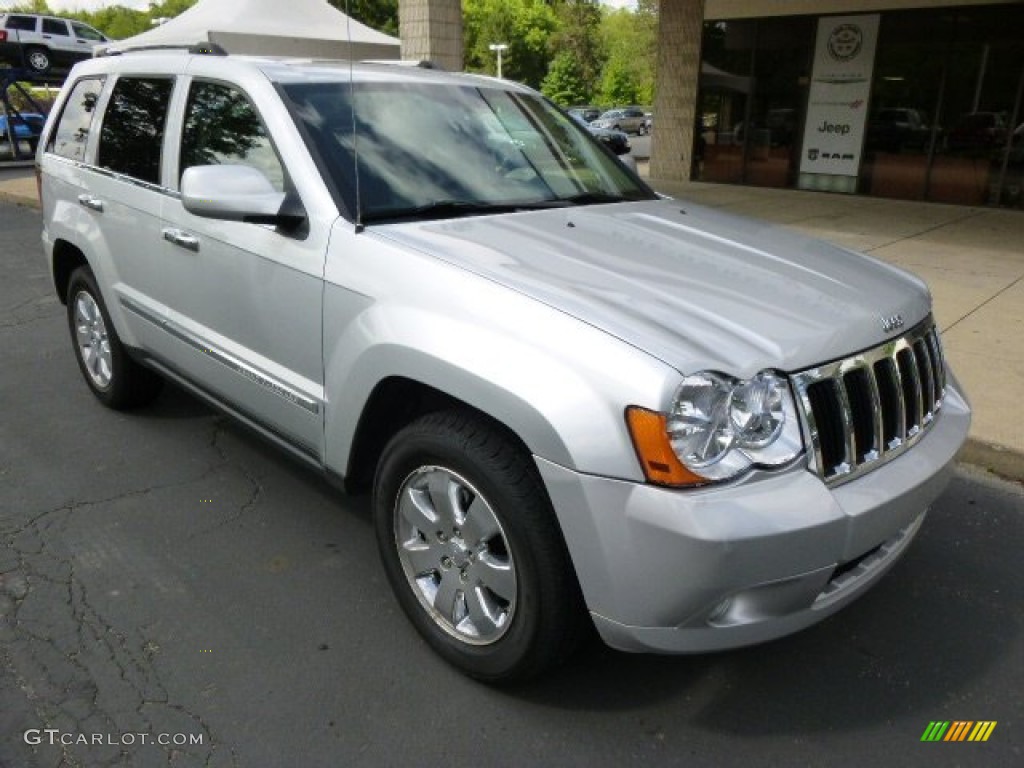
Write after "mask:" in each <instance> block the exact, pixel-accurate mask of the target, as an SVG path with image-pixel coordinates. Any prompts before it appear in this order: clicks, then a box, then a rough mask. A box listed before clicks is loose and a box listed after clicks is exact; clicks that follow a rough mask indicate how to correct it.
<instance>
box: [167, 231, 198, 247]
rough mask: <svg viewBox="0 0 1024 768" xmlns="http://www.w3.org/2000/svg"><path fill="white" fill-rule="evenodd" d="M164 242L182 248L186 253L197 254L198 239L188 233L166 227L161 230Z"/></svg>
mask: <svg viewBox="0 0 1024 768" xmlns="http://www.w3.org/2000/svg"><path fill="white" fill-rule="evenodd" d="M163 236H164V240H166V241H167V242H169V243H174V244H175V245H177V246H179V247H181V248H184V249H185V250H186V251H192V252H193V253H199V238H198V237H196V236H195V235H190V234H189V233H188V232H184V231H182V230H180V229H174V228H172V227H168V228H167V229H165V230H163Z"/></svg>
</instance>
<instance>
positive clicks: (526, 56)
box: [462, 0, 557, 88]
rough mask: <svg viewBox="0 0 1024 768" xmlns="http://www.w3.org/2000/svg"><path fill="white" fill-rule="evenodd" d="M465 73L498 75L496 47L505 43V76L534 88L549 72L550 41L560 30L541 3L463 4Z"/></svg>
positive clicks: (472, 0)
mask: <svg viewBox="0 0 1024 768" xmlns="http://www.w3.org/2000/svg"><path fill="white" fill-rule="evenodd" d="M462 16H463V22H462V29H463V45H464V49H465V59H466V70H467V71H469V72H483V73H486V74H492V75H493V74H495V73H496V66H497V57H496V55H495V53H494V51H492V50H491V49H490V46H491V44H493V43H504V44H505V45H507V46H508V50H506V51H504V52H503V54H502V75H503V76H504V77H507V78H508V79H510V80H518V81H519V82H521V83H525V84H527V85H529V86H531V87H533V88H537V87H539V86H540V83H541V80H542V79H543V78H544V75H545V74H546V73H547V71H548V41H549V39H550V37H551V34H552V33H553V32H554V31H555V29H556V26H557V19H556V17H555V13H554V11H552V9H551V7H550V6H549V5H548V4H547V3H545V2H542V0H463V3H462Z"/></svg>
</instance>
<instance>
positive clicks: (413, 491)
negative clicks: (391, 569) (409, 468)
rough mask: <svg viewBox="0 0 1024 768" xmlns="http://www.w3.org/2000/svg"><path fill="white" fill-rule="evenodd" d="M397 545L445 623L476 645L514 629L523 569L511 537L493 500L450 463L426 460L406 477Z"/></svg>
mask: <svg viewBox="0 0 1024 768" xmlns="http://www.w3.org/2000/svg"><path fill="white" fill-rule="evenodd" d="M394 515H395V517H394V532H395V546H396V547H397V549H398V558H399V561H400V562H401V564H402V570H403V572H404V573H405V578H406V580H407V581H408V583H409V586H410V587H411V588H412V590H413V592H414V594H415V595H416V597H417V598H418V599H419V602H420V605H421V606H422V607H423V608H424V610H426V612H427V613H428V614H429V615H430V617H431V618H432V619H433V620H434V623H435V624H437V626H439V627H440V628H441V629H443V630H444V631H445V632H447V633H448V634H449V635H451V636H452V637H454V638H456V639H457V640H461V641H463V642H465V643H469V644H471V645H489V644H491V643H494V642H496V641H497V640H499V639H501V637H502V636H504V634H505V633H506V632H507V631H508V628H509V626H510V625H511V623H512V618H513V616H514V615H515V610H516V593H517V583H516V568H515V561H514V560H513V556H512V551H511V549H510V548H509V542H508V537H507V536H506V535H505V531H504V530H503V529H502V527H501V523H500V522H499V520H498V518H497V516H496V515H495V513H494V510H493V509H492V508H491V505H490V504H489V503H488V502H487V500H486V499H485V498H484V497H483V496H481V495H480V493H479V492H478V491H477V490H476V488H474V487H473V486H472V485H470V484H469V482H467V481H466V480H465V479H463V478H462V477H460V476H459V475H457V474H455V473H454V472H452V471H451V470H448V469H444V468H443V467H436V466H427V467H420V468H419V469H417V470H416V471H415V472H413V473H412V474H410V475H409V476H408V477H407V478H406V479H405V481H404V482H403V483H402V487H401V489H400V490H399V492H398V495H397V501H396V504H395V511H394Z"/></svg>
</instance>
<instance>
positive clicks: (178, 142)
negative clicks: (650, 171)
mask: <svg viewBox="0 0 1024 768" xmlns="http://www.w3.org/2000/svg"><path fill="white" fill-rule="evenodd" d="M38 164H39V167H40V170H41V196H42V203H43V211H44V219H45V221H44V226H45V228H44V232H43V242H44V243H45V249H46V254H47V256H48V258H49V261H50V265H51V268H52V274H53V281H54V286H55V288H56V291H57V294H58V295H59V296H60V298H61V299H62V300H63V301H65V302H66V304H67V308H68V322H69V326H70V332H71V339H72V345H73V349H74V351H75V354H76V355H77V358H78V362H79V365H80V367H81V369H82V373H83V375H84V378H85V382H86V384H87V385H88V386H89V387H90V388H91V389H92V391H93V392H94V393H95V395H96V396H97V397H98V398H99V399H100V400H101V401H102V402H103V403H105V404H106V405H109V406H111V407H114V408H126V407H129V406H135V405H140V404H142V403H145V402H147V401H149V400H150V399H151V398H152V397H154V396H155V394H156V393H157V391H158V389H159V385H160V381H161V379H162V378H169V379H172V380H174V381H176V382H178V383H180V384H182V385H184V386H185V387H187V388H188V389H190V390H191V391H193V392H195V393H196V394H197V395H199V396H201V397H203V398H205V399H207V400H208V401H210V402H212V403H214V404H216V405H217V406H219V407H220V408H222V409H224V410H226V411H228V412H229V413H231V414H233V415H234V416H236V417H237V418H238V419H240V420H241V421H243V422H244V423H245V424H247V425H249V426H250V427H252V428H253V429H255V430H256V431H258V432H259V433H261V434H262V435H264V436H265V437H266V438H268V439H270V440H271V441H273V442H275V443H277V444H278V445H280V446H281V447H282V448H284V449H285V450H287V451H288V452H289V453H290V454H292V455H293V456H294V457H297V458H298V459H300V460H302V461H304V462H307V463H309V464H311V465H313V466H315V467H317V468H319V469H321V470H322V471H323V472H325V473H327V474H329V475H331V476H334V477H336V478H339V479H342V480H344V482H345V484H346V486H347V487H348V488H350V489H356V490H358V489H367V488H372V493H373V515H374V522H375V526H376V532H377V537H378V542H379V547H380V553H381V557H382V560H383V565H384V569H385V571H386V572H387V575H388V578H389V579H390V582H391V585H392V586H393V588H394V591H395V594H396V596H397V599H398V601H399V603H400V604H401V605H402V608H403V609H404V610H405V612H406V613H407V614H408V617H409V619H410V621H411V622H412V623H413V625H414V626H415V627H416V628H417V630H418V631H419V632H420V633H421V634H422V635H423V637H424V638H425V639H426V641H427V642H428V643H429V644H430V645H431V646H432V647H433V648H434V649H435V650H436V651H437V652H438V653H439V654H440V655H441V656H443V657H444V658H445V659H447V660H448V661H450V662H451V663H453V664H455V665H456V666H457V667H459V668H460V669H462V670H463V671H465V672H466V673H468V674H470V675H472V676H474V677H476V678H479V679H483V680H487V681H495V682H496V681H507V680H513V679H521V678H523V677H526V676H529V675H534V674H537V673H539V672H541V671H542V670H544V669H547V668H549V667H550V666H551V665H552V664H554V663H556V662H557V661H559V660H561V659H563V658H565V656H566V655H567V654H568V653H569V652H570V651H571V650H572V649H573V647H574V646H575V645H576V644H577V642H578V641H579V639H580V638H581V637H582V636H583V635H584V634H585V631H586V628H587V625H588V622H589V623H591V624H593V626H595V627H596V628H597V631H598V633H599V634H600V635H601V637H602V638H603V639H604V640H605V642H607V643H608V644H609V645H611V646H613V647H615V648H619V649H623V650H628V651H659V652H672V653H676V652H695V651H705V650H710V649H721V648H729V647H734V646H739V645H744V644H749V643H756V642H760V641H764V640H768V639H770V638H774V637H778V636H780V635H784V634H786V633H789V632H793V631H795V630H798V629H800V628H802V627H806V626H808V625H810V624H812V623H814V622H816V621H819V620H821V619H822V618H824V617H825V616H828V615H829V614H831V613H833V612H834V611H836V610H838V609H839V608H841V607H842V606H844V605H846V604H848V603H849V602H850V601H851V600H853V599H854V598H855V597H856V596H858V595H859V594H861V593H862V592H864V590H865V589H866V588H867V587H868V586H869V585H871V584H872V583H874V582H875V581H876V580H877V579H878V578H879V577H880V576H881V575H882V573H883V572H885V571H886V570H887V569H888V568H889V567H890V566H891V565H892V564H893V562H894V561H895V560H896V559H897V558H898V557H899V555H900V554H901V553H902V552H903V551H904V550H905V549H906V547H907V546H908V544H909V543H910V541H911V540H912V539H913V537H914V535H915V534H916V533H917V531H918V529H919V528H920V526H921V524H922V521H923V519H924V516H925V511H926V510H927V508H928V506H929V505H930V504H931V503H932V502H933V501H934V499H935V498H936V497H937V496H938V494H939V493H940V492H941V491H942V489H943V486H944V483H945V480H946V477H947V470H948V469H949V467H950V465H951V462H952V461H953V457H954V456H955V454H956V452H957V449H958V448H959V447H960V445H961V443H962V442H963V441H964V438H965V436H966V434H967V430H968V424H969V420H970V412H969V408H968V404H967V402H966V400H965V398H964V395H963V394H962V392H961V391H960V389H959V386H958V384H957V382H956V380H955V379H954V378H953V375H952V374H951V373H950V371H949V369H948V367H947V366H946V364H945V361H944V360H943V355H942V347H941V344H940V339H939V336H938V334H937V332H936V329H935V325H934V322H933V320H932V317H931V314H930V312H931V304H930V297H929V294H928V291H927V289H926V288H925V286H924V285H923V284H922V283H921V282H920V281H919V280H916V279H915V278H913V277H911V276H909V275H907V274H905V273H903V272H900V271H898V270H896V269H893V268H891V267H888V266H885V265H884V264H881V263H879V262H877V261H874V260H872V259H870V258H867V257H864V256H861V255H858V254H855V253H851V252H848V251H845V250H842V249H839V248H836V247H833V246H830V245H826V244H823V243H820V242H814V241H811V240H808V239H805V238H802V237H798V236H796V235H793V234H788V233H786V232H783V231H780V230H778V229H776V228H774V227H770V226H768V225H765V224H762V223H758V222H754V221H748V220H744V219H739V218H734V217H732V216H727V215H723V214H721V213H717V212H715V211H713V210H706V209H702V208H699V207H697V206H693V205H690V204H688V203H684V202H680V201H677V200H671V199H660V198H659V197H658V196H657V195H655V194H654V193H653V192H652V191H651V190H650V189H649V188H648V187H647V186H646V185H645V184H644V183H643V182H642V181H640V180H639V179H638V178H637V177H636V176H635V175H634V174H633V173H632V172H631V171H629V170H628V169H627V168H625V167H624V166H623V165H622V164H621V163H620V162H619V161H618V160H617V159H616V158H615V157H614V156H612V155H611V154H610V153H609V152H608V151H606V150H605V149H603V148H602V147H601V145H600V144H598V143H597V142H595V141H594V140H593V139H592V138H591V137H590V136H589V135H588V134H587V131H586V130H585V129H583V128H582V127H580V126H578V125H577V124H576V123H575V122H574V121H573V120H571V119H570V118H568V117H567V116H566V115H565V114H563V113H561V112H560V111H558V110H557V109H555V108H553V107H552V106H551V105H550V104H549V103H547V102H546V101H545V100H544V99H543V98H541V97H540V96H538V95H537V94H536V93H534V92H533V91H531V90H529V89H526V88H523V87H520V86H517V85H515V84H512V83H508V82H504V81H496V80H491V79H487V78H480V77H470V76H465V75H457V74H445V73H440V72H437V71H431V70H426V69H413V68H406V67H397V66H387V65H353V66H351V67H350V65H349V64H347V63H345V64H341V65H331V64H325V63H313V62H300V61H271V60H261V59H255V58H243V57H234V56H223V55H214V54H210V53H209V52H207V53H206V54H200V55H197V54H194V53H193V54H189V53H185V52H134V53H127V54H125V55H118V56H112V57H109V58H104V59H97V60H93V61H89V62H86V63H83V64H80V65H78V66H77V67H76V68H75V70H74V72H73V73H72V75H71V77H70V78H69V80H68V83H67V85H66V86H65V89H64V91H63V93H62V96H61V99H60V102H59V103H58V105H57V107H56V108H55V109H54V111H53V114H52V116H51V118H50V120H49V122H48V124H47V128H46V132H45V135H44V137H43V141H42V142H41V144H40V149H39V154H38Z"/></svg>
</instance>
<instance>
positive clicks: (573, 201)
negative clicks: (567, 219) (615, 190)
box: [558, 192, 636, 205]
mask: <svg viewBox="0 0 1024 768" xmlns="http://www.w3.org/2000/svg"><path fill="white" fill-rule="evenodd" d="M558 201H559V202H563V203H565V204H567V205H595V204H598V203H632V202H636V198H632V197H623V196H622V195H612V194H609V193H608V192H580V193H579V194H578V195H570V196H569V197H560V198H558Z"/></svg>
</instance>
